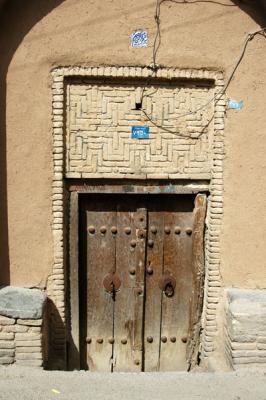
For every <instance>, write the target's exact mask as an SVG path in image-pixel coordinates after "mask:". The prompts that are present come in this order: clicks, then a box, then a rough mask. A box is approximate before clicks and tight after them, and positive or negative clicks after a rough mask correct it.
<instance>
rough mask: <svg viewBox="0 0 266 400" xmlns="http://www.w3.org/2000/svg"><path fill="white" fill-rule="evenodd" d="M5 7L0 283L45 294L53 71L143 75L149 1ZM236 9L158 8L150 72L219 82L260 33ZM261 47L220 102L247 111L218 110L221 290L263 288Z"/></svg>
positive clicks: (264, 81) (249, 14)
mask: <svg viewBox="0 0 266 400" xmlns="http://www.w3.org/2000/svg"><path fill="white" fill-rule="evenodd" d="M12 3H13V5H12V4H11V5H9V6H8V7H9V8H8V9H7V10H6V11H5V14H2V15H3V21H2V22H1V35H0V38H1V39H0V48H1V54H0V56H1V60H2V62H1V66H0V68H1V100H2V104H3V105H4V104H5V101H6V108H5V107H4V106H3V107H2V108H1V116H0V117H1V120H0V123H1V126H0V129H1V132H2V133H3V134H2V135H1V141H2V142H1V182H2V188H1V204H0V205H1V210H3V215H2V220H1V232H0V238H1V243H0V250H1V254H2V257H3V258H2V262H3V264H4V267H2V266H1V273H0V274H1V283H3V284H11V285H14V286H24V287H40V288H44V287H46V285H47V279H48V276H49V275H50V274H51V271H52V265H53V235H52V201H51V198H52V180H53V131H52V76H51V71H52V70H53V69H54V68H56V67H60V66H66V67H68V66H83V67H86V66H100V65H115V66H118V67H119V66H148V65H150V64H151V63H152V61H153V59H152V50H153V49H152V44H153V40H154V37H155V34H156V25H155V22H154V12H155V3H156V2H155V1H149V0H147V1H145V4H143V2H141V1H129V0H126V1H123V2H121V1H118V0H115V1H111V0H106V1H105V2H99V1H90V2H89V3H88V1H87V0H79V1H76V0H66V1H61V0H53V1H52V0H51V1H49V2H47V1H44V0H40V1H38V4H34V3H32V4H30V3H28V4H27V5H26V6H25V5H23V7H22V5H21V4H20V2H19V1H17V2H16V1H14V2H12ZM16 3H17V4H16ZM36 3H37V2H36ZM225 3H227V4H231V2H229V1H225ZM243 8H244V6H242V9H240V8H239V7H224V6H220V5H217V4H212V3H196V4H174V3H171V2H165V3H163V4H162V6H161V15H160V20H161V46H160V49H159V51H158V56H157V63H158V64H160V65H162V66H166V67H169V68H179V69H182V68H190V69H205V70H206V69H210V70H219V71H223V72H224V77H225V82H226V80H227V79H228V78H229V76H230V73H231V72H232V70H233V68H234V66H235V64H236V62H237V60H238V59H239V56H240V54H241V52H242V50H243V45H244V40H245V38H246V34H247V33H249V32H254V31H255V30H258V29H259V28H260V25H259V24H261V25H262V26H265V25H266V22H264V23H263V18H262V15H261V14H259V12H258V13H257V14H256V13H255V12H253V11H252V10H251V9H248V8H247V9H246V10H244V9H243ZM139 28H143V29H146V30H147V31H148V34H149V45H148V47H147V48H140V49H133V48H132V47H131V46H130V34H131V33H132V32H133V31H134V30H137V29H139ZM265 46H266V41H265V38H264V37H262V36H256V37H255V38H254V39H253V40H252V41H251V42H250V43H249V45H248V47H247V50H246V54H245V57H244V58H243V61H242V62H241V64H240V66H239V68H238V70H237V72H236V74H235V77H234V79H233V80H232V82H231V84H230V86H229V88H228V90H227V91H226V96H227V97H228V98H232V99H235V100H238V101H240V100H243V102H244V107H243V109H242V110H227V113H226V118H225V158H224V196H223V201H224V210H223V211H224V215H223V222H222V228H221V275H222V283H223V285H224V286H225V287H231V286H233V287H234V286H235V287H242V288H259V289H265V288H266V275H265V272H264V269H265V256H266V248H265V246H264V232H265V228H266V210H265V207H264V197H265V194H266V178H265V176H266V174H265V170H266V162H265V152H266V140H265V126H266V114H265V104H264V96H265V89H266V76H265V71H264V65H265V63H266V52H265ZM5 146H6V152H5ZM5 157H6V160H5ZM5 164H6V165H5ZM7 204H8V206H7ZM12 323H13V322H12Z"/></svg>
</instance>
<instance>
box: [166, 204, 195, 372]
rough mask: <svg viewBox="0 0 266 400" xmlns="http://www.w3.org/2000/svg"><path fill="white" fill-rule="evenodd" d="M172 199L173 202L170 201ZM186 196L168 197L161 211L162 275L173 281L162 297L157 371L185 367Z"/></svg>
mask: <svg viewBox="0 0 266 400" xmlns="http://www.w3.org/2000/svg"><path fill="white" fill-rule="evenodd" d="M173 201H175V203H173ZM185 201H186V198H181V197H178V198H177V200H176V199H173V200H169V199H168V200H167V201H166V205H167V207H166V208H167V211H165V213H164V266H163V269H164V271H163V272H164V275H165V274H170V275H171V276H172V277H173V278H174V279H175V280H176V287H175V291H174V295H173V296H172V297H167V296H166V294H165V293H163V296H162V325H161V350H160V370H161V371H180V370H186V369H187V361H186V344H185V343H184V342H183V341H186V340H187V335H188V329H189V306H190V297H191V292H192V272H191V262H192V236H191V232H192V223H193V215H192V207H191V209H189V203H187V204H186V203H183V202H185Z"/></svg>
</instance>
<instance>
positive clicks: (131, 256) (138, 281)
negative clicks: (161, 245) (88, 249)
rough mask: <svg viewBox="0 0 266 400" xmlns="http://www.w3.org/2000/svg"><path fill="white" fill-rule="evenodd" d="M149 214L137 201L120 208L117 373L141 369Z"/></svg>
mask: <svg viewBox="0 0 266 400" xmlns="http://www.w3.org/2000/svg"><path fill="white" fill-rule="evenodd" d="M145 228H146V210H145V209H137V205H136V200H135V199H132V198H131V201H127V202H124V203H119V204H118V211H117V238H116V274H117V275H118V276H119V278H120V279H121V282H122V284H121V288H120V290H119V291H118V292H117V293H116V296H115V311H114V337H115V343H114V363H113V370H114V371H116V372H119V371H123V372H128V371H132V372H139V371H141V369H142V333H143V332H142V325H143V298H144V297H143V293H144V261H145V232H146V231H145Z"/></svg>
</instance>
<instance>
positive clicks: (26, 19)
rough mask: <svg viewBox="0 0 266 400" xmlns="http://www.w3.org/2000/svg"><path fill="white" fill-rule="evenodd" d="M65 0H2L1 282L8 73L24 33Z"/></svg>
mask: <svg viewBox="0 0 266 400" xmlns="http://www.w3.org/2000/svg"><path fill="white" fill-rule="evenodd" d="M63 1H65V0H38V1H36V0H27V1H23V0H8V1H5V2H3V1H2V2H0V7H1V4H2V7H1V8H0V59H1V63H0V104H1V106H0V210H1V211H0V212H1V218H0V255H1V265H0V285H1V284H3V285H9V284H10V260H9V244H8V195H7V158H6V76H7V71H8V67H9V64H10V62H11V60H12V58H13V55H14V53H15V52H16V50H17V48H18V46H19V45H20V43H21V42H22V40H23V38H24V36H25V35H26V34H27V33H28V32H29V31H30V29H31V28H32V27H33V26H34V25H35V24H36V23H37V22H38V21H40V20H41V19H42V18H43V17H44V16H45V15H47V14H48V13H49V12H51V11H52V10H53V9H54V8H55V7H57V6H58V5H59V4H61V3H62V2H63Z"/></svg>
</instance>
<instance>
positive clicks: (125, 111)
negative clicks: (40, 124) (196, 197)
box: [66, 82, 213, 178]
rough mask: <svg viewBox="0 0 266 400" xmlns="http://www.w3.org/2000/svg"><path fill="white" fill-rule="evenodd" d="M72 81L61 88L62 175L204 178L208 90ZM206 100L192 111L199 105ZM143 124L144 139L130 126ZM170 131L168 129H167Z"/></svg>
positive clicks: (208, 153)
mask: <svg viewBox="0 0 266 400" xmlns="http://www.w3.org/2000/svg"><path fill="white" fill-rule="evenodd" d="M142 91H143V86H138V85H134V84H123V85H121V84H119V85H118V84H113V85H112V84H108V85H107V84H104V83H101V82H99V83H80V84H79V83H72V84H68V87H67V109H66V112H67V151H66V158H67V159H66V176H67V177H77V178H78V177H99V176H101V177H122V176H125V177H127V176H129V177H130V176H132V177H144V178H146V177H151V178H156V177H158V178H159V177H162V178H163V177H164V178H168V177H170V178H171V177H172V178H175V177H181V176H182V178H191V177H197V178H200V177H202V178H206V177H207V176H208V174H209V173H210V169H211V146H212V131H213V126H212V121H211V123H209V121H210V120H211V116H212V114H213V102H211V101H210V100H211V98H212V96H213V89H212V88H208V87H202V86H198V87H197V86H196V85H187V86H181V85H180V86H177V85H175V86H174V85H173V84H171V85H170V84H168V85H165V86H163V85H156V86H155V85H151V86H148V87H147V88H146V89H145V92H144V97H143V104H142V107H143V109H144V110H145V111H146V113H147V114H148V115H149V116H151V118H152V120H153V121H156V123H157V125H160V126H163V127H165V128H167V129H169V130H170V131H171V132H166V131H165V130H163V129H161V128H158V127H157V126H155V125H154V124H153V123H152V122H151V121H149V120H148V119H147V117H146V116H145V114H144V113H143V112H142V111H141V110H136V103H139V102H140V101H141V96H142ZM208 102H209V104H208V105H207V107H205V108H203V109H201V110H200V111H198V112H197V113H194V114H189V115H185V116H184V114H188V113H190V112H193V111H195V110H198V109H199V108H200V107H201V106H202V105H205V104H206V103H208ZM134 125H142V126H149V129H150V137H149V139H132V138H131V127H132V126H134ZM172 132H173V133H172Z"/></svg>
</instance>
